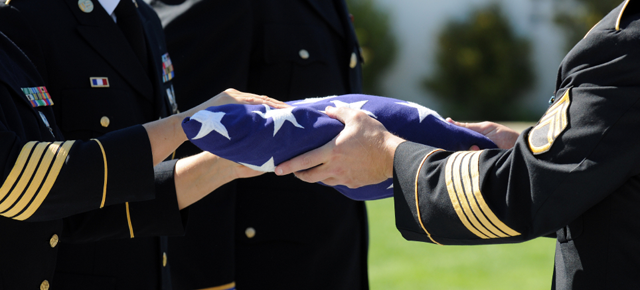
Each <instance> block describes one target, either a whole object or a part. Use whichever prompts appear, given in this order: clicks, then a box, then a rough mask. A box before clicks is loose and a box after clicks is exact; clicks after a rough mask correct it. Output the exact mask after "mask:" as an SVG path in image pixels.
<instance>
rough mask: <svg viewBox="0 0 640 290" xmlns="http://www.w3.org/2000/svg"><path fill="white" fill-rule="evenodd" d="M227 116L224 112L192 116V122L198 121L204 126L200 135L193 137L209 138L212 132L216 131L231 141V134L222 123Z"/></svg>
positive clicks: (204, 111) (204, 112)
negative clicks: (208, 135)
mask: <svg viewBox="0 0 640 290" xmlns="http://www.w3.org/2000/svg"><path fill="white" fill-rule="evenodd" d="M225 114H226V113H224V112H210V111H207V110H202V111H198V112H197V113H195V114H193V116H191V120H196V121H198V122H200V123H201V124H202V127H200V131H198V135H196V136H195V137H193V139H200V138H202V137H204V136H207V134H209V133H211V131H216V132H218V133H220V135H222V136H225V137H227V139H229V140H231V138H230V137H229V132H227V128H226V127H225V126H224V125H222V123H221V122H220V121H221V120H222V117H223V116H224V115H225Z"/></svg>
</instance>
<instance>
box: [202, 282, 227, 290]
mask: <svg viewBox="0 0 640 290" xmlns="http://www.w3.org/2000/svg"><path fill="white" fill-rule="evenodd" d="M234 287H236V282H231V283H229V284H225V285H220V286H216V287H211V288H203V289H199V290H228V289H233V288H234Z"/></svg>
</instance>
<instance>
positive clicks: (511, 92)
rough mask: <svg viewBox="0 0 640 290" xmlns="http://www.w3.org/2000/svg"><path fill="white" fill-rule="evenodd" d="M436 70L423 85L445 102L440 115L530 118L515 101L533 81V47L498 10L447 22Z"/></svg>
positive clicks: (480, 11)
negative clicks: (517, 33) (525, 115)
mask: <svg viewBox="0 0 640 290" xmlns="http://www.w3.org/2000/svg"><path fill="white" fill-rule="evenodd" d="M437 42H438V44H437V45H438V48H437V51H436V57H435V60H434V62H435V72H434V73H433V74H432V75H430V76H428V77H427V78H425V80H424V83H423V84H424V87H425V88H426V89H427V90H429V91H431V92H433V93H434V94H435V95H436V97H437V98H438V99H439V100H440V101H441V102H442V104H443V109H441V110H440V113H441V114H442V115H451V116H456V118H457V119H463V120H501V121H502V120H522V119H526V118H525V117H524V116H523V114H524V112H522V110H519V109H515V108H517V106H516V104H517V101H518V100H520V98H521V97H523V95H524V94H525V93H526V92H527V90H528V89H529V88H531V87H532V85H533V84H534V81H535V75H534V71H533V65H532V61H531V43H530V41H529V40H527V39H526V38H524V37H520V36H518V35H516V34H515V32H514V31H513V29H512V28H511V25H510V23H509V21H508V19H507V18H506V17H505V16H504V15H503V13H502V11H501V9H500V6H498V5H497V4H490V5H489V6H486V7H484V8H480V9H478V10H475V11H474V12H472V14H471V16H470V17H469V18H468V19H466V20H463V21H458V20H451V21H449V22H448V23H447V24H445V26H444V28H443V29H442V31H441V33H440V34H439V36H438V39H437Z"/></svg>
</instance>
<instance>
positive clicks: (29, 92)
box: [20, 87, 53, 108]
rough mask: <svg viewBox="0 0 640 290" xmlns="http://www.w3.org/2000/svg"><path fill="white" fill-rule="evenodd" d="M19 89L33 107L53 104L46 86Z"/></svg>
mask: <svg viewBox="0 0 640 290" xmlns="http://www.w3.org/2000/svg"><path fill="white" fill-rule="evenodd" d="M20 89H21V90H22V92H23V93H24V94H25V96H27V99H28V100H29V102H30V103H31V106H33V107H34V108H35V107H44V106H51V105H53V100H52V99H51V95H49V92H48V91H47V88H46V87H30V88H20Z"/></svg>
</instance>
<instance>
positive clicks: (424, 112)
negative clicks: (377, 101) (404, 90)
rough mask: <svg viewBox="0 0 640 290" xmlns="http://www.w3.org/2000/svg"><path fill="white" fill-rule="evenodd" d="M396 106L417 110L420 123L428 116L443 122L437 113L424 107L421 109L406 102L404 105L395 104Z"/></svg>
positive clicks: (414, 104) (419, 106)
mask: <svg viewBox="0 0 640 290" xmlns="http://www.w3.org/2000/svg"><path fill="white" fill-rule="evenodd" d="M396 104H400V105H404V106H407V107H413V108H416V109H418V115H419V116H420V123H422V120H424V118H426V117H427V116H429V115H433V116H436V117H437V118H438V119H440V120H443V121H444V119H443V118H442V117H440V115H439V114H438V113H436V111H434V110H431V109H429V108H425V107H423V106H421V105H418V104H416V103H413V102H406V103H396Z"/></svg>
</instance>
